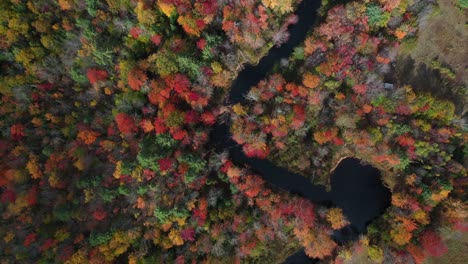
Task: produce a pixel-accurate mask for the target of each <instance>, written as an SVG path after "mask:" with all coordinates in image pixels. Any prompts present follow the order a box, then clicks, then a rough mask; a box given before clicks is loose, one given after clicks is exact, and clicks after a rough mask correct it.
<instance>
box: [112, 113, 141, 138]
mask: <svg viewBox="0 0 468 264" xmlns="http://www.w3.org/2000/svg"><path fill="white" fill-rule="evenodd" d="M115 122H116V123H117V127H118V128H119V131H120V133H122V134H132V133H134V132H137V131H138V128H137V126H136V124H135V121H134V120H133V118H132V117H131V116H129V115H127V114H125V113H119V114H117V115H116V116H115Z"/></svg>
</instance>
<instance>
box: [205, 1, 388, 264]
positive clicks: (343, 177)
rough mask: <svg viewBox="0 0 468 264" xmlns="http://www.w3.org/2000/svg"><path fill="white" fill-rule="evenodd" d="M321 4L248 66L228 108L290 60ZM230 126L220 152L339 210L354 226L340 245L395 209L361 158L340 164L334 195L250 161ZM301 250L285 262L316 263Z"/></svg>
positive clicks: (308, 4) (306, 4) (305, 7)
mask: <svg viewBox="0 0 468 264" xmlns="http://www.w3.org/2000/svg"><path fill="white" fill-rule="evenodd" d="M320 4H321V3H320V1H317V0H304V1H302V3H301V4H300V5H299V6H298V8H297V12H296V14H297V15H298V17H299V21H298V23H296V24H295V25H291V26H290V27H289V28H288V30H289V32H290V37H289V40H288V41H287V43H285V44H283V45H282V46H280V47H274V48H272V49H271V50H270V51H269V52H268V54H267V55H266V56H265V57H263V58H262V59H261V60H260V62H259V63H258V64H257V65H247V66H246V67H245V68H244V69H243V70H242V71H241V72H240V73H239V75H238V77H237V79H236V80H235V81H234V82H233V85H232V86H231V89H230V93H229V96H228V98H227V100H225V104H226V105H229V104H236V103H243V102H244V101H245V95H246V94H247V93H248V92H249V90H250V88H251V87H252V86H255V85H256V84H257V83H258V82H259V81H260V80H262V79H264V78H265V77H266V75H267V73H268V72H269V71H270V70H271V69H272V67H273V65H274V64H275V63H276V62H278V61H279V60H280V59H282V58H288V57H289V56H290V55H291V53H292V52H293V50H294V48H295V47H296V46H297V45H299V44H301V43H302V42H303V41H304V40H305V38H306V35H307V32H308V31H309V30H310V29H311V28H312V26H313V25H314V22H315V21H317V18H318V14H317V10H318V8H319V7H320ZM229 127H230V124H229V121H227V122H225V123H221V122H218V123H217V124H216V125H215V126H214V129H213V131H212V133H211V137H210V144H211V145H212V146H213V147H214V148H215V151H216V152H222V151H224V150H228V152H229V155H230V158H231V160H232V161H233V162H234V163H235V164H236V165H238V166H248V167H250V169H251V170H252V171H254V172H255V173H257V174H258V175H260V176H262V177H263V179H264V180H265V181H267V182H268V183H269V184H271V185H273V186H275V187H277V188H280V189H282V190H285V191H288V192H290V193H292V194H297V195H300V196H302V197H304V198H306V199H308V200H310V201H311V202H313V203H320V204H322V205H325V206H328V207H330V206H337V207H340V208H342V210H343V213H344V214H345V216H346V217H347V219H348V220H349V221H350V223H351V224H350V225H348V226H347V227H345V228H343V229H342V230H338V231H336V232H335V233H334V234H333V237H334V239H335V240H336V241H337V243H344V242H346V241H350V240H354V239H356V238H357V237H358V236H359V234H363V233H365V232H366V226H367V224H368V223H369V222H371V221H372V220H373V219H375V218H376V217H378V216H379V215H380V214H382V213H383V212H384V210H385V209H386V208H387V207H388V206H389V205H390V198H391V193H390V190H389V189H388V188H386V187H384V185H383V183H382V181H381V175H380V172H379V171H378V170H377V169H376V168H374V167H372V166H369V165H363V164H361V162H360V160H358V159H355V158H346V159H344V160H342V161H341V162H340V164H338V166H337V167H336V169H335V170H334V171H333V173H332V175H331V191H330V192H327V191H326V190H325V188H324V187H323V186H321V185H314V184H312V183H311V182H310V180H309V179H307V178H305V177H303V176H301V175H299V174H295V173H292V172H290V171H288V170H287V169H285V168H282V167H279V166H277V165H275V164H273V163H272V162H270V161H268V160H261V159H257V158H248V157H247V156H246V155H245V154H244V153H243V151H242V147H241V146H240V145H238V144H237V143H236V142H234V140H232V138H231V133H230V131H229ZM315 262H316V261H315V260H313V259H310V258H308V257H307V256H306V255H305V253H304V251H303V250H301V251H299V252H297V253H296V254H294V255H292V256H290V257H289V258H288V259H287V260H286V262H285V263H289V264H292V263H297V264H300V263H315Z"/></svg>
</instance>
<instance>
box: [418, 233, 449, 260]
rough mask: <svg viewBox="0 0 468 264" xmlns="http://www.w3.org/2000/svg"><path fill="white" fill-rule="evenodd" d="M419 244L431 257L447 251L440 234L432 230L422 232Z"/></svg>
mask: <svg viewBox="0 0 468 264" xmlns="http://www.w3.org/2000/svg"><path fill="white" fill-rule="evenodd" d="M421 245H422V246H423V248H424V250H425V251H426V252H427V253H428V254H429V255H430V256H433V257H439V256H442V255H444V254H445V253H447V251H448V249H447V247H446V246H445V245H444V243H443V242H442V239H441V238H440V236H439V235H437V234H436V233H435V232H433V231H426V232H424V234H422V236H421Z"/></svg>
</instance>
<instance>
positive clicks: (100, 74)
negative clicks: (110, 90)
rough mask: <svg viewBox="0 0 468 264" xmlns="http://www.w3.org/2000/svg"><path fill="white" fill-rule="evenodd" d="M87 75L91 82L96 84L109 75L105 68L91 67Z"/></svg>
mask: <svg viewBox="0 0 468 264" xmlns="http://www.w3.org/2000/svg"><path fill="white" fill-rule="evenodd" d="M86 76H87V77H88V80H89V82H90V83H91V84H95V83H97V82H98V81H104V80H106V79H107V77H109V75H108V74H107V72H106V71H105V70H100V69H96V68H89V69H88V71H87V72H86Z"/></svg>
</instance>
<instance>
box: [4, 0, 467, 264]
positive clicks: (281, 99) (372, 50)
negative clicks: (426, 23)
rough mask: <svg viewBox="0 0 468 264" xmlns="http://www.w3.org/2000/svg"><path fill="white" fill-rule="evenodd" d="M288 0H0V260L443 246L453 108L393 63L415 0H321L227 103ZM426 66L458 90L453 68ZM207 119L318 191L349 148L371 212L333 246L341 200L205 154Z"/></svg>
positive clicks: (454, 150)
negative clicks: (263, 69) (377, 210)
mask: <svg viewBox="0 0 468 264" xmlns="http://www.w3.org/2000/svg"><path fill="white" fill-rule="evenodd" d="M302 1H309V0H287V1H279V0H276V1H275V0H239V1H224V0H222V1H217V0H197V1H188V0H86V1H79V0H58V1H52V0H44V1H32V0H5V1H0V96H1V100H0V212H1V216H0V223H1V224H0V237H1V239H0V249H1V250H0V259H1V260H0V263H2V264H3V263H69V264H72V263H80V264H81V263H127V262H128V263H269V262H273V263H281V262H282V261H284V260H285V259H286V258H287V257H288V256H289V255H291V254H293V253H294V252H296V251H298V250H300V249H301V248H303V249H304V250H305V253H306V254H307V256H308V257H311V258H316V259H320V260H321V261H323V262H324V263H328V262H331V261H334V262H335V263H347V262H349V261H352V260H355V259H356V258H357V257H359V256H361V255H364V257H365V258H366V259H367V260H369V261H371V262H372V263H374V262H375V263H382V262H386V263H413V262H414V263H423V262H424V261H425V260H426V259H428V258H432V257H440V256H443V255H444V254H446V253H447V252H449V251H450V250H451V248H450V247H449V246H447V245H448V243H446V242H447V239H448V238H447V237H448V235H447V234H451V233H457V234H459V233H463V234H466V231H467V230H468V229H467V216H468V215H467V212H468V211H467V210H468V208H467V205H466V192H465V190H466V188H467V183H468V182H467V174H466V166H467V164H466V161H465V160H464V157H465V156H464V155H465V154H466V153H467V147H466V142H467V140H468V136H467V135H468V134H467V133H466V126H464V125H463V124H464V120H465V119H463V116H462V114H461V113H460V111H458V110H457V109H459V108H460V106H459V105H455V104H454V102H453V100H452V101H451V100H448V99H447V98H443V97H441V96H438V95H436V94H433V93H431V92H430V91H427V90H421V89H419V88H417V87H416V88H415V87H413V82H412V81H408V80H407V79H405V78H400V76H398V74H396V73H395V72H396V71H397V70H398V69H395V65H399V64H398V63H399V57H398V56H396V54H397V53H398V52H401V47H405V49H409V48H408V47H409V46H411V45H410V43H412V41H413V42H414V41H415V40H417V39H418V34H419V33H418V29H419V28H420V22H421V21H422V19H421V18H423V17H424V16H427V10H426V9H425V6H426V1H422V0H365V1H358V0H356V1H346V3H342V1H323V3H322V5H321V7H320V9H319V11H318V17H319V19H317V21H316V24H315V25H314V26H313V27H312V28H310V31H308V33H307V37H306V39H305V40H304V41H303V43H301V44H300V45H299V46H297V47H294V51H293V52H292V54H291V55H290V56H289V57H287V58H282V59H281V61H277V62H274V63H275V65H274V66H272V69H271V70H269V71H268V72H267V73H266V76H265V78H263V79H262V80H261V81H260V82H258V83H256V84H255V85H254V86H253V87H245V90H246V91H248V93H247V94H246V95H245V98H243V100H242V101H241V102H239V103H236V104H230V103H229V93H230V91H231V90H230V87H231V85H232V84H233V82H234V81H235V80H236V78H237V76H238V75H239V73H240V72H241V71H242V70H243V69H244V68H245V67H246V66H247V65H251V66H253V67H254V66H255V65H257V64H258V63H259V62H260V60H261V59H262V58H263V57H264V56H266V55H267V54H268V52H269V51H270V50H271V49H274V48H275V47H281V46H282V45H283V44H285V43H287V41H288V40H289V39H290V38H292V36H290V33H289V31H288V30H289V29H290V28H291V26H294V25H295V24H297V23H298V21H300V19H301V18H300V17H298V16H297V15H296V14H295V13H296V11H297V9H298V6H299V5H300V4H301V2H302ZM454 2H457V1H454ZM465 2H466V1H458V2H457V3H455V4H453V6H454V7H455V9H454V10H457V11H456V12H462V13H463V12H464V13H465V14H466V8H467V4H466V3H465ZM431 6H432V7H433V8H436V7H437V6H436V5H431ZM310 12H316V10H311V11H310ZM306 30H309V29H306ZM415 53H416V52H415ZM430 67H432V68H431V70H432V71H434V72H436V73H437V76H439V77H440V78H439V79H440V82H441V83H444V85H446V87H453V91H457V92H458V91H463V89H460V87H461V85H462V80H461V79H460V78H459V77H456V76H461V74H460V73H459V72H458V70H459V67H458V66H457V67H455V66H453V68H454V69H456V71H457V72H455V70H453V69H452V67H451V65H450V63H446V62H443V63H442V62H439V61H437V59H435V60H434V61H433V62H431V65H430ZM390 79H391V80H392V81H389V80H390ZM413 81H414V80H413ZM389 82H391V83H389ZM444 87H445V86H444ZM465 95H466V93H465ZM463 96H464V95H460V98H462V97H463ZM456 102H458V101H456ZM217 124H229V125H230V130H229V133H230V134H229V135H228V136H229V137H230V138H232V140H233V141H234V142H235V143H237V144H238V145H240V146H241V148H242V152H243V153H244V155H245V156H246V157H248V158H258V159H266V160H269V161H270V162H273V163H274V164H277V165H279V166H282V167H284V168H286V169H288V170H289V171H291V172H294V173H297V174H300V175H302V176H304V177H306V178H308V180H310V181H312V182H313V183H314V184H321V185H323V186H326V187H329V182H330V174H331V173H330V172H331V171H333V168H335V167H336V165H337V163H338V161H340V160H341V159H343V158H345V157H355V158H358V159H360V160H362V161H363V162H365V163H367V164H369V165H372V166H373V167H375V168H377V169H379V170H380V171H381V173H382V176H383V177H382V181H383V183H384V184H385V186H386V187H387V188H388V189H389V190H390V191H391V205H390V206H389V207H388V208H387V209H386V210H385V212H384V213H383V214H382V215H381V216H379V217H378V218H377V219H375V220H374V221H373V222H372V223H371V224H370V225H369V226H368V227H367V233H366V234H361V236H359V238H358V239H356V240H354V241H348V242H347V243H338V242H337V241H336V240H334V237H333V233H334V232H335V230H340V229H342V228H345V227H347V226H349V225H350V224H351V223H350V221H349V220H348V219H347V218H346V214H345V212H344V211H343V210H342V209H341V208H339V207H335V206H327V205H324V204H320V203H313V202H311V201H309V200H307V199H306V198H305V197H301V196H299V195H296V194H293V193H289V192H287V191H285V190H281V189H279V188H276V187H275V186H273V185H272V184H270V183H269V182H268V181H266V180H265V179H264V178H263V177H262V175H260V174H259V173H256V172H255V170H254V169H252V168H251V167H249V166H245V165H244V166H243V165H242V164H238V163H236V162H235V161H234V158H233V157H230V155H229V151H228V150H223V151H216V148H215V146H213V143H212V138H213V135H212V132H213V131H214V127H215V126H216V125H217ZM450 252H451V251H450Z"/></svg>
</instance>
